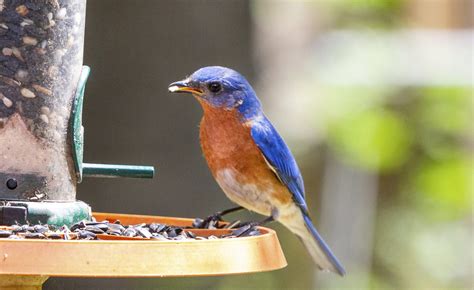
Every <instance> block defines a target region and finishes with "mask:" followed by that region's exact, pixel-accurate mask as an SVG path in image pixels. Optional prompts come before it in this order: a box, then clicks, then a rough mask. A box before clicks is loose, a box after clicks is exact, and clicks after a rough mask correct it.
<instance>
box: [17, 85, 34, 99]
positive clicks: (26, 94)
mask: <svg viewBox="0 0 474 290" xmlns="http://www.w3.org/2000/svg"><path fill="white" fill-rule="evenodd" d="M20 93H21V95H22V96H23V97H25V98H28V99H33V98H35V97H36V95H35V94H34V93H33V92H32V91H30V90H29V89H27V88H22V89H21V90H20Z"/></svg>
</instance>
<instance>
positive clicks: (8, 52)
mask: <svg viewBox="0 0 474 290" xmlns="http://www.w3.org/2000/svg"><path fill="white" fill-rule="evenodd" d="M2 53H3V55H7V56H10V55H12V54H13V50H12V49H11V48H9V47H4V48H3V49H2Z"/></svg>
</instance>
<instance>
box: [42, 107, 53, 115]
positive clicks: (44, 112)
mask: <svg viewBox="0 0 474 290" xmlns="http://www.w3.org/2000/svg"><path fill="white" fill-rule="evenodd" d="M40 111H41V113H43V114H45V115H49V113H51V110H50V109H49V108H48V107H46V106H43V107H41V109H40Z"/></svg>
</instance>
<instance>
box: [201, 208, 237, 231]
mask: <svg viewBox="0 0 474 290" xmlns="http://www.w3.org/2000/svg"><path fill="white" fill-rule="evenodd" d="M243 209H245V208H243V207H241V206H236V207H233V208H229V209H225V210H222V211H218V212H216V213H214V214H211V215H210V216H208V217H206V218H205V219H200V218H197V219H195V220H194V223H193V227H195V228H203V229H209V228H218V224H219V222H220V221H222V217H223V216H225V215H228V214H230V213H233V212H237V211H241V210H243Z"/></svg>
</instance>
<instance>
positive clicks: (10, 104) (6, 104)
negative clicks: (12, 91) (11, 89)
mask: <svg viewBox="0 0 474 290" xmlns="http://www.w3.org/2000/svg"><path fill="white" fill-rule="evenodd" d="M2 101H3V104H4V105H5V106H6V107H7V108H10V107H11V106H12V105H13V102H12V101H11V100H10V99H9V98H7V97H3V98H2Z"/></svg>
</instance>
